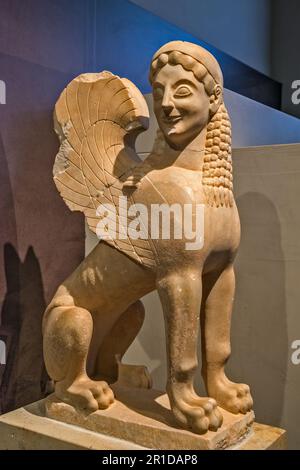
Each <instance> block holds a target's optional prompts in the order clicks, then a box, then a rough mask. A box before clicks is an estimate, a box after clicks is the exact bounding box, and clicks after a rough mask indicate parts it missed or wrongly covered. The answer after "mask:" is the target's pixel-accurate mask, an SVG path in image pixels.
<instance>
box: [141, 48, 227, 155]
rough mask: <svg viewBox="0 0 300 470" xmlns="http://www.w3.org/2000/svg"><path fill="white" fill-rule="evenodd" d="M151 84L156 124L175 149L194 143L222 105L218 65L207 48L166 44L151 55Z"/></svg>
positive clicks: (220, 77)
mask: <svg viewBox="0 0 300 470" xmlns="http://www.w3.org/2000/svg"><path fill="white" fill-rule="evenodd" d="M150 82H151V84H152V87H153V100H154V112H155V115H156V119H157V122H158V125H159V127H160V129H161V131H162V133H163V135H164V137H165V140H166V141H167V143H168V144H169V145H170V146H171V147H173V148H175V149H182V148H184V147H186V146H187V145H188V144H189V143H190V142H191V141H192V140H194V139H195V138H196V137H197V135H198V134H200V132H201V131H203V129H204V128H206V126H207V124H208V123H209V121H210V120H211V118H212V117H213V116H214V115H215V114H216V112H217V111H218V109H219V107H220V105H221V104H222V102H223V76H222V72H221V69H220V66H219V64H218V62H217V61H216V59H215V58H214V57H213V56H212V55H211V54H210V53H209V52H208V51H207V50H206V49H203V48H202V47H200V46H198V45H196V44H192V43H189V42H183V41H172V42H169V43H167V44H165V45H164V46H163V47H161V48H160V49H159V50H158V51H157V52H156V53H155V54H154V56H153V59H152V62H151V70H150Z"/></svg>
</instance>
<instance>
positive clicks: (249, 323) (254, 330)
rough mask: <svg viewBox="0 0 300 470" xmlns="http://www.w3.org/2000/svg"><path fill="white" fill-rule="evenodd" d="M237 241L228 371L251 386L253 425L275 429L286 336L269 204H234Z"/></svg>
mask: <svg viewBox="0 0 300 470" xmlns="http://www.w3.org/2000/svg"><path fill="white" fill-rule="evenodd" d="M237 206H238V209H239V213H240V218H241V226H242V239H241V245H240V250H239V253H238V256H237V260H236V264H235V266H236V278H237V290H236V297H235V306H234V314H233V319H232V333H231V335H232V357H231V359H230V361H229V363H228V367H227V371H228V372H229V373H230V376H231V377H232V378H233V379H234V380H237V381H242V382H246V383H248V384H249V385H250V387H251V390H252V394H253V398H254V410H255V414H256V420H257V421H258V422H264V423H268V424H269V425H277V426H278V425H279V424H280V421H281V418H282V412H283V405H284V391H285V390H284V388H285V381H286V375H287V357H288V336H287V321H286V299H285V287H284V286H285V264H284V255H283V251H282V246H281V228H280V222H279V218H278V215H277V210H276V207H275V206H274V204H273V202H272V201H271V200H269V199H268V198H266V197H265V196H263V195H262V194H259V193H250V192H248V193H246V194H244V195H243V196H241V197H239V198H238V199H237Z"/></svg>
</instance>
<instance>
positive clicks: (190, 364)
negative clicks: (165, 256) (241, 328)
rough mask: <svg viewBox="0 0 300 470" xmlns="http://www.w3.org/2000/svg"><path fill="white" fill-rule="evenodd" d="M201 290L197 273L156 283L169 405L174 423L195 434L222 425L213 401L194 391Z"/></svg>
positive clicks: (164, 277) (189, 271)
mask: <svg viewBox="0 0 300 470" xmlns="http://www.w3.org/2000/svg"><path fill="white" fill-rule="evenodd" d="M201 287H202V282H201V272H198V271H196V270H185V271H181V272H180V273H172V274H167V275H165V276H163V277H161V278H160V279H159V281H158V293H159V295H160V299H161V302H162V306H163V311H164V317H165V328H166V340H167V360H168V380H167V393H168V396H169V400H170V405H171V408H172V411H173V413H174V416H175V418H176V420H177V422H178V423H179V424H180V425H181V426H182V427H184V428H187V429H190V430H191V431H193V432H195V433H198V434H203V433H205V432H206V431H207V430H208V429H211V430H217V429H218V428H219V427H220V426H221V424H222V415H221V414H220V412H219V410H218V409H217V404H216V401H215V400H214V399H211V398H201V397H199V396H198V395H197V394H196V393H195V391H194V375H195V372H196V370H197V366H198V362H197V340H198V332H199V315H200V304H201V290H202V289H201Z"/></svg>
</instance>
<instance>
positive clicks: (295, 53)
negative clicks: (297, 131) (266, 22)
mask: <svg viewBox="0 0 300 470" xmlns="http://www.w3.org/2000/svg"><path fill="white" fill-rule="evenodd" d="M299 8H300V4H299V1H298V0H289V1H288V2H286V1H284V0H274V1H273V2H272V50H271V53H272V59H271V63H272V67H271V73H272V76H273V77H274V79H275V80H278V81H279V82H281V83H282V84H283V88H282V109H283V110H284V111H286V112H288V113H290V114H294V115H295V116H298V117H300V104H298V105H295V104H293V102H292V99H291V95H292V92H293V91H294V90H292V87H291V85H292V82H293V81H294V80H300V60H299V44H300V27H299Z"/></svg>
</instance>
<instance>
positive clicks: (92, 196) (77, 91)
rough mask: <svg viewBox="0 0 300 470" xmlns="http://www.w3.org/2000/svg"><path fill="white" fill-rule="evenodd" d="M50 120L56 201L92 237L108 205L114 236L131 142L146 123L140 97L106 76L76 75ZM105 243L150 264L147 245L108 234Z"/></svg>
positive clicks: (134, 161) (130, 164)
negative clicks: (79, 215)
mask: <svg viewBox="0 0 300 470" xmlns="http://www.w3.org/2000/svg"><path fill="white" fill-rule="evenodd" d="M54 120H55V130H56V132H57V134H58V136H59V139H60V149H59V153H58V154H57V156H56V159H55V164H54V168H53V173H54V181H55V184H56V187H57V188H58V190H59V192H60V194H61V196H62V197H63V199H64V201H65V202H66V204H67V205H68V207H69V208H70V209H71V210H72V211H81V212H83V213H84V214H85V216H86V220H87V223H88V226H89V228H90V229H91V230H92V231H93V232H95V233H96V228H97V224H98V222H99V220H100V217H99V215H98V214H97V208H98V207H99V206H100V205H104V204H105V205H106V206H107V205H113V206H114V207H115V208H116V212H115V214H116V217H117V230H118V231H119V232H120V231H121V230H122V223H123V221H122V216H121V215H120V214H119V212H118V201H119V196H122V194H123V184H124V181H125V180H126V179H127V178H128V176H129V177H130V174H131V173H132V171H133V169H134V168H135V167H136V166H137V165H138V164H139V163H140V162H141V160H140V159H139V158H138V156H137V154H136V152H135V149H134V143H135V139H136V137H137V135H138V133H140V132H142V131H144V130H145V129H147V127H148V122H149V111H148V107H147V104H146V102H145V100H144V97H143V96H142V94H141V93H140V91H139V90H138V89H137V88H136V87H135V85H134V84H133V83H132V82H130V81H129V80H127V79H124V78H120V77H118V76H116V75H113V74H112V73H110V72H101V73H97V74H96V73H89V74H82V75H80V76H79V77H77V78H75V79H74V80H72V81H71V83H70V84H69V85H68V86H67V87H66V88H65V90H64V91H63V93H62V94H61V96H60V98H59V100H58V101H57V103H56V106H55V115H54ZM111 215H112V216H113V214H111ZM109 216H110V215H109V214H108V217H109ZM105 241H106V242H107V243H109V244H110V245H112V246H114V247H115V248H117V249H118V250H120V251H122V252H124V253H125V254H126V255H128V256H130V257H131V258H133V259H134V260H135V261H137V262H139V263H142V264H144V265H146V266H153V265H155V257H154V252H153V247H152V245H151V240H141V239H139V240H132V239H131V238H129V237H127V238H125V239H119V237H118V236H116V237H109V235H108V237H107V238H106V239H105Z"/></svg>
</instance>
